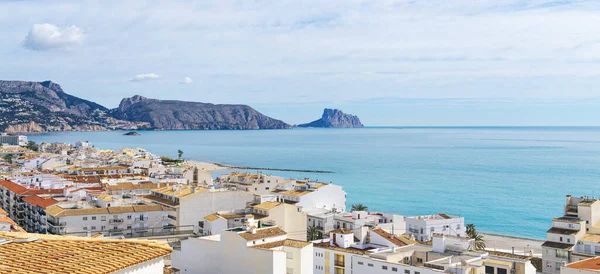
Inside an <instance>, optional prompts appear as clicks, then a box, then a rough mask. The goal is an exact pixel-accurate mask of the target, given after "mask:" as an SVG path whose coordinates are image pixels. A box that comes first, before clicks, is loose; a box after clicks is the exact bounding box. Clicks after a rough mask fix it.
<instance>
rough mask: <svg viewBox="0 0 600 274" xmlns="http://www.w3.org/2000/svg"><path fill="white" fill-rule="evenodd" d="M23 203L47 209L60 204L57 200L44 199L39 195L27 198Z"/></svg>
mask: <svg viewBox="0 0 600 274" xmlns="http://www.w3.org/2000/svg"><path fill="white" fill-rule="evenodd" d="M23 201H25V202H26V203H28V204H30V205H32V206H39V207H41V208H47V207H49V206H51V205H53V204H56V203H58V201H57V200H54V199H52V198H49V199H44V198H41V197H40V196H37V195H31V196H27V197H25V198H23Z"/></svg>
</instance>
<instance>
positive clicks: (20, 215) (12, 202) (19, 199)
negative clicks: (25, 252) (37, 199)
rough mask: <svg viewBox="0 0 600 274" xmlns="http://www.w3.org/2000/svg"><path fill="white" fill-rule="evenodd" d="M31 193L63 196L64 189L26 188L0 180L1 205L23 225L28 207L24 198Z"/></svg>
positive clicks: (12, 217) (11, 216)
mask: <svg viewBox="0 0 600 274" xmlns="http://www.w3.org/2000/svg"><path fill="white" fill-rule="evenodd" d="M31 195H43V196H47V197H54V196H63V195H64V189H36V188H26V187H24V186H22V185H19V184H16V183H13V182H11V181H5V180H0V206H1V207H2V209H4V210H5V211H6V212H7V213H8V216H9V217H10V218H11V219H13V220H14V221H15V222H16V223H17V224H18V225H19V226H21V227H24V226H25V211H26V208H25V201H24V200H23V199H24V198H25V197H27V196H31Z"/></svg>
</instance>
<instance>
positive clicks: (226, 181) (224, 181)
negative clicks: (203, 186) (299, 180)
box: [215, 172, 285, 194]
mask: <svg viewBox="0 0 600 274" xmlns="http://www.w3.org/2000/svg"><path fill="white" fill-rule="evenodd" d="M282 182H285V179H284V178H283V177H280V176H274V175H270V174H269V175H265V174H263V173H262V172H259V173H240V172H232V173H230V174H225V175H223V176H221V177H220V178H219V179H218V180H216V182H215V183H217V184H218V185H219V186H220V187H235V188H237V189H239V190H243V191H250V192H252V193H254V194H268V193H270V192H271V191H273V190H275V189H276V188H277V186H278V185H279V184H280V183H282Z"/></svg>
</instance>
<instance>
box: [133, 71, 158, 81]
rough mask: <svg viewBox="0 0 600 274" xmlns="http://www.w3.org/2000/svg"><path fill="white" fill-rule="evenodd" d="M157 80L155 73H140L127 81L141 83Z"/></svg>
mask: <svg viewBox="0 0 600 274" xmlns="http://www.w3.org/2000/svg"><path fill="white" fill-rule="evenodd" d="M158 78H160V75H158V74H156V73H142V74H138V75H136V76H134V77H133V78H131V79H129V81H131V82H142V81H149V80H154V79H158Z"/></svg>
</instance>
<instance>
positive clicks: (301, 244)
mask: <svg viewBox="0 0 600 274" xmlns="http://www.w3.org/2000/svg"><path fill="white" fill-rule="evenodd" d="M311 244H312V243H311V242H305V241H298V240H292V239H286V240H281V241H275V242H271V243H266V244H260V245H255V246H253V247H254V248H260V249H272V248H276V247H281V246H287V247H294V248H304V247H306V246H309V245H311Z"/></svg>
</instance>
